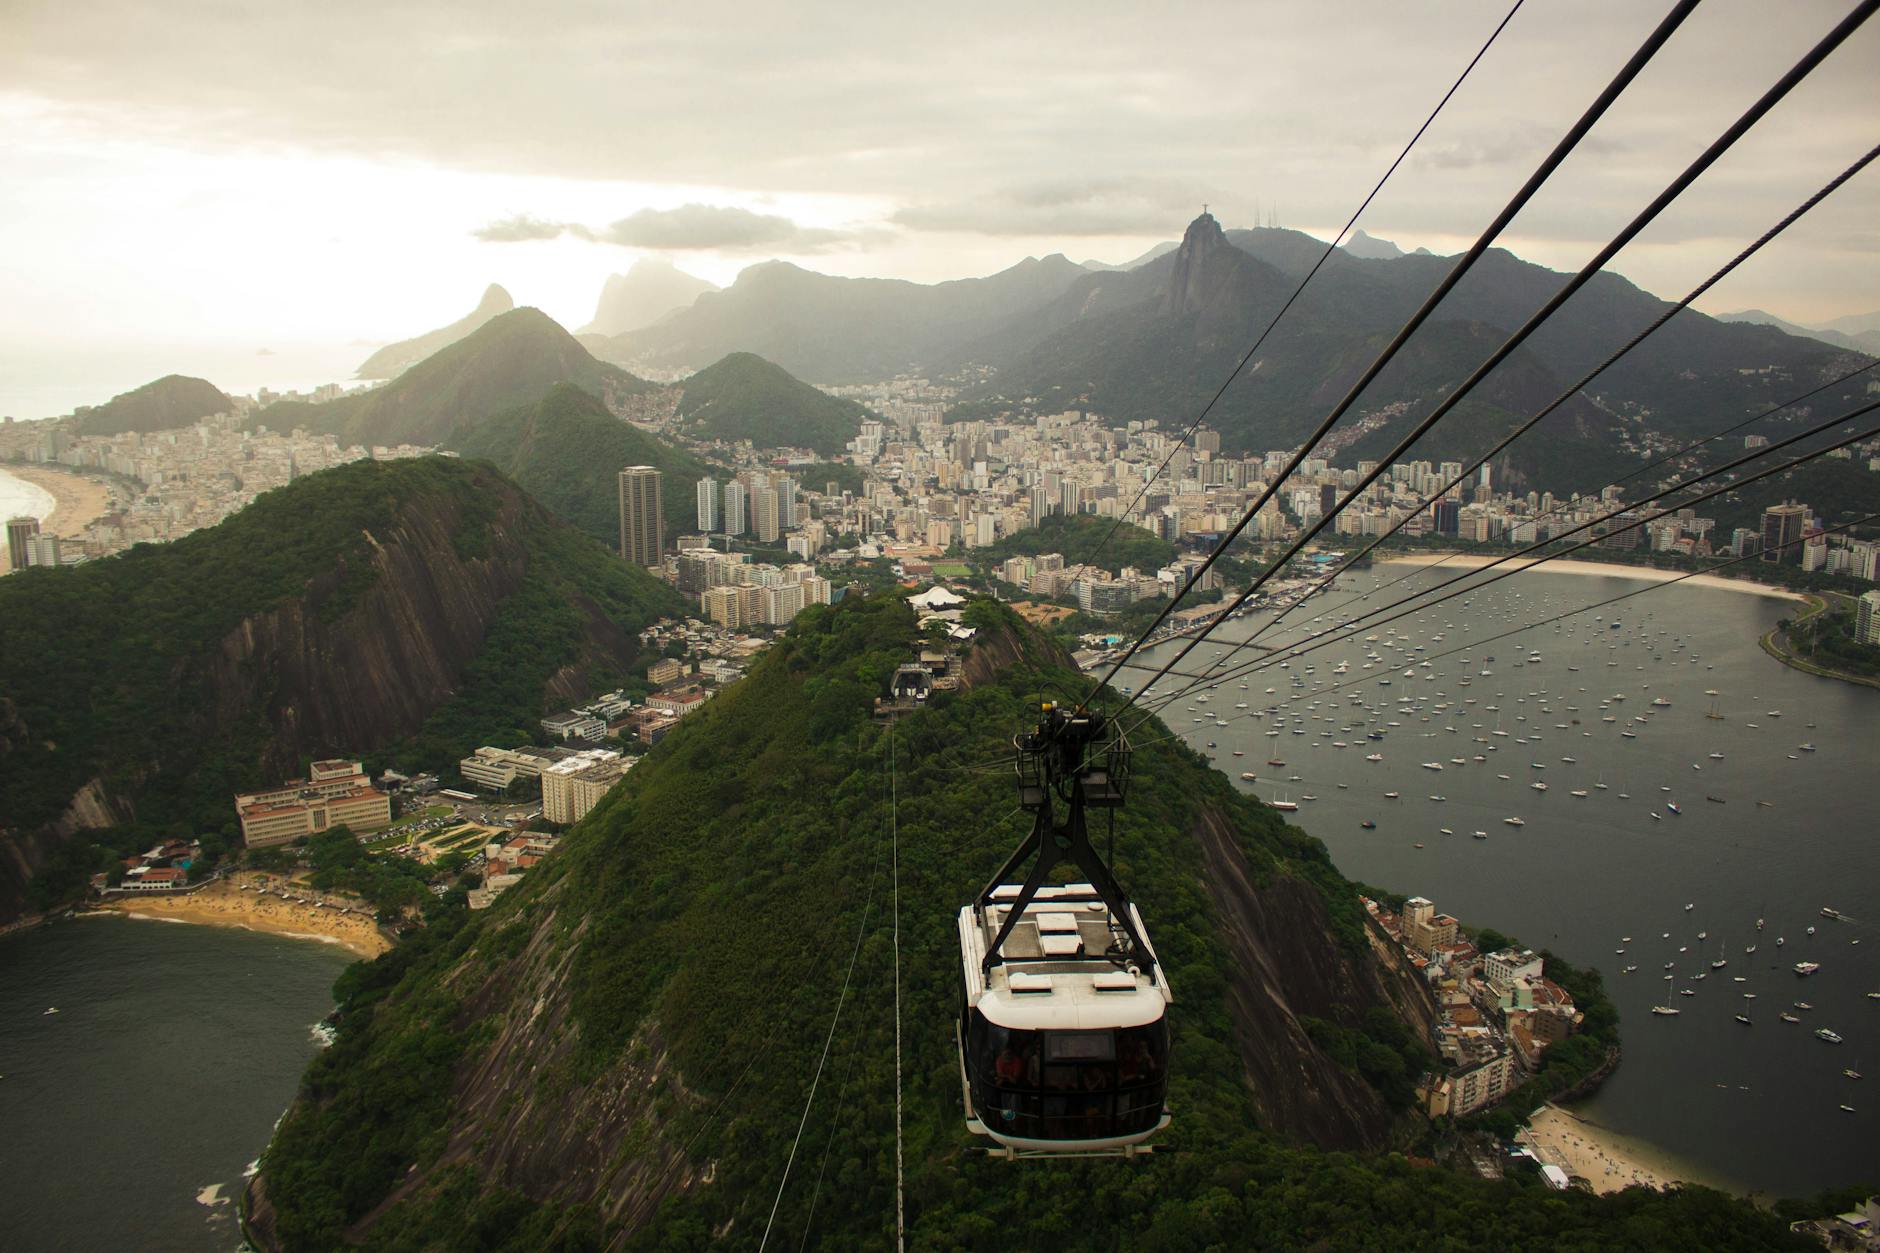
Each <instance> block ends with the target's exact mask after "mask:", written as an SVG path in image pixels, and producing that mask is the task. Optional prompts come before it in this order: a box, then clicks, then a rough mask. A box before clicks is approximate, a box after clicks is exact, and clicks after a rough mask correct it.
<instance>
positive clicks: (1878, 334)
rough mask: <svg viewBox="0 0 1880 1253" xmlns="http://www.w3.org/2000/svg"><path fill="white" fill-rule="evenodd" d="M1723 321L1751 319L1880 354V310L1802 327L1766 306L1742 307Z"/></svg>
mask: <svg viewBox="0 0 1880 1253" xmlns="http://www.w3.org/2000/svg"><path fill="white" fill-rule="evenodd" d="M1717 320H1718V321H1719V322H1748V323H1751V324H1752V325H1755V326H1773V327H1775V328H1776V329H1777V330H1779V331H1783V332H1785V333H1787V334H1790V335H1796V336H1800V337H1802V338H1804V339H1818V340H1820V341H1821V342H1822V343H1824V344H1833V345H1834V346H1835V347H1836V348H1849V349H1852V350H1853V351H1855V352H1864V353H1866V354H1867V355H1869V356H1875V355H1880V313H1865V314H1856V315H1854V316H1852V317H1845V318H1836V319H1835V320H1834V321H1832V322H1828V323H1825V324H1823V325H1821V326H1802V325H1799V324H1797V323H1795V322H1790V321H1788V320H1786V319H1784V318H1779V317H1777V316H1776V315H1775V314H1773V313H1770V312H1769V311H1768V310H1766V309H1739V310H1738V311H1737V312H1735V313H1720V314H1718V315H1717Z"/></svg>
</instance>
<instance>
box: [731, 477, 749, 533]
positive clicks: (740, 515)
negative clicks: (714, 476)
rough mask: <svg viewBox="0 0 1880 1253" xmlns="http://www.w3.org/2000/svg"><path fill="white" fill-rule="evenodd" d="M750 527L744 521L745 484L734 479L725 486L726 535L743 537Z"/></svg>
mask: <svg viewBox="0 0 1880 1253" xmlns="http://www.w3.org/2000/svg"><path fill="white" fill-rule="evenodd" d="M749 525H750V524H749V523H748V522H746V521H745V519H744V484H742V483H740V482H738V481H737V480H736V479H733V480H731V481H730V482H729V483H726V484H725V534H726V535H742V534H744V532H745V530H746V529H747V528H748V527H749Z"/></svg>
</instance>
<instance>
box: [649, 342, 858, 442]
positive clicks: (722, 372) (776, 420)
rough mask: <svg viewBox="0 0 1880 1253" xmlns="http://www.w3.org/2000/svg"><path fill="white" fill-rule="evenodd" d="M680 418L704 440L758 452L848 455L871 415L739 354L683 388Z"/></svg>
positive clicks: (702, 372) (760, 360)
mask: <svg viewBox="0 0 1880 1253" xmlns="http://www.w3.org/2000/svg"><path fill="white" fill-rule="evenodd" d="M679 386H680V388H681V389H682V392H683V394H682V395H681V397H680V400H679V416H680V417H681V418H682V419H684V420H685V423H686V426H687V428H688V430H689V431H690V433H691V434H693V435H695V436H697V437H699V438H701V439H722V440H727V441H729V440H740V439H748V440H750V441H751V442H752V443H753V444H755V445H757V446H758V447H759V448H776V447H779V446H784V445H788V446H791V447H796V448H813V449H815V450H816V451H817V452H819V453H822V454H823V455H824V456H830V455H833V454H836V453H840V452H842V451H843V448H844V447H845V446H846V445H847V443H848V442H849V440H851V439H853V438H855V436H856V434H857V433H858V432H859V431H860V430H861V426H862V419H863V418H864V417H866V416H867V415H868V411H867V410H866V409H864V408H862V407H861V406H860V405H858V404H856V403H855V402H854V401H852V400H843V399H840V398H839V397H836V396H831V395H829V394H828V393H827V392H821V391H818V390H816V389H815V388H814V387H811V386H810V385H809V384H808V383H804V382H802V381H800V380H798V379H797V378H795V377H794V376H793V375H791V374H790V373H789V372H788V371H786V370H784V369H783V368H782V367H781V366H775V365H772V364H771V363H770V362H768V361H766V360H764V359H763V358H762V357H759V356H757V355H755V354H753V353H748V352H734V353H732V354H731V355H730V356H728V357H726V358H724V359H723V360H721V361H719V362H718V363H717V364H715V365H710V366H707V367H706V368H705V369H703V370H700V371H699V372H698V373H697V374H694V375H693V376H692V377H690V378H688V379H686V380H685V381H684V382H683V383H681V384H679Z"/></svg>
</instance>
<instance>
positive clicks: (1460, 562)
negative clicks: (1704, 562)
mask: <svg viewBox="0 0 1880 1253" xmlns="http://www.w3.org/2000/svg"><path fill="white" fill-rule="evenodd" d="M1495 560H1497V559H1496V558H1494V557H1487V556H1482V555H1481V554H1478V553H1414V554H1410V555H1407V556H1402V557H1391V558H1389V559H1388V560H1386V561H1380V562H1378V564H1379V565H1383V566H1433V565H1437V564H1439V563H1440V564H1441V565H1444V566H1448V567H1451V568H1453V569H1456V570H1480V569H1481V568H1482V567H1484V566H1486V565H1489V564H1490V563H1491V562H1494V561H1495ZM1501 568H1502V569H1511V570H1523V569H1527V568H1528V567H1527V566H1523V565H1521V564H1519V563H1517V562H1514V561H1509V562H1506V563H1505V564H1504V565H1503V566H1502V567H1501ZM1541 568H1542V569H1543V570H1544V571H1547V572H1551V573H1556V574H1579V575H1599V576H1602V577H1605V578H1617V579H1643V580H1644V581H1645V582H1647V583H1669V582H1671V580H1673V579H1677V578H1683V576H1684V574H1685V572H1684V571H1682V570H1660V569H1659V568H1657V567H1656V566H1628V565H1620V564H1618V563H1616V562H1610V561H1574V560H1571V559H1567V560H1559V561H1549V562H1547V563H1546V564H1545V565H1543V566H1542V567H1541ZM1684 581H1685V582H1687V583H1690V584H1692V585H1693V586H1696V587H1711V588H1719V589H1721V590H1723V591H1729V592H1747V593H1749V594H1751V595H1753V596H1773V597H1775V598H1777V599H1780V600H1797V601H1799V600H1806V599H1807V597H1805V596H1804V595H1803V594H1802V593H1800V592H1791V591H1789V590H1788V589H1787V588H1782V587H1774V586H1772V585H1770V584H1768V583H1752V582H1750V581H1749V580H1748V579H1726V578H1724V577H1723V576H1721V575H1716V574H1698V575H1692V576H1691V577H1689V578H1687V579H1684Z"/></svg>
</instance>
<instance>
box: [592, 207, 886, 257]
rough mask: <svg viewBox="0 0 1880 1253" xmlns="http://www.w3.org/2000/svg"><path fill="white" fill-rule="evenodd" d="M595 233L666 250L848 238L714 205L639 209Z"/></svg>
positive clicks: (781, 248) (820, 247)
mask: <svg viewBox="0 0 1880 1253" xmlns="http://www.w3.org/2000/svg"><path fill="white" fill-rule="evenodd" d="M597 234H598V237H599V238H600V239H603V240H605V241H606V242H607V243H610V244H623V245H625V246H626V247H629V248H647V249H652V250H655V251H664V252H756V251H760V250H765V249H769V250H773V251H777V252H821V251H824V250H826V249H828V248H831V247H835V246H837V245H838V244H842V243H846V242H848V239H849V235H848V233H847V232H844V231H832V230H825V229H821V228H815V227H805V226H800V225H798V224H797V223H796V222H793V221H791V220H790V219H789V218H787V217H784V216H782V215H781V214H776V213H753V212H751V211H750V210H749V209H738V208H733V207H731V206H729V205H713V204H685V205H680V206H679V207H678V208H676V209H641V210H640V211H639V212H638V213H635V214H633V215H632V216H630V217H624V218H621V219H620V220H619V221H618V222H615V223H613V224H612V225H611V226H609V227H607V228H606V229H605V230H603V231H600V232H598V233H597Z"/></svg>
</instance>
